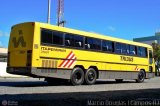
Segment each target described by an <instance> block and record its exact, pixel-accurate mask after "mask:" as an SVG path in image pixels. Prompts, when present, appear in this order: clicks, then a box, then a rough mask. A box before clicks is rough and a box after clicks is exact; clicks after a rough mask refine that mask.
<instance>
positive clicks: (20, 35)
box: [12, 30, 26, 48]
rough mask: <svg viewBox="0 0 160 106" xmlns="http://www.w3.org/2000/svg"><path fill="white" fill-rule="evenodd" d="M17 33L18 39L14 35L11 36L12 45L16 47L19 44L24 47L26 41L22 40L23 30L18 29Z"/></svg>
mask: <svg viewBox="0 0 160 106" xmlns="http://www.w3.org/2000/svg"><path fill="white" fill-rule="evenodd" d="M18 34H19V37H18V39H16V37H13V39H12V42H13V45H14V47H15V48H17V47H18V46H19V45H21V46H22V47H26V42H25V41H24V37H23V31H22V30H19V31H18Z"/></svg>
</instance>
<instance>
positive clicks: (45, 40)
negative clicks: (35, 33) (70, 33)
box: [41, 29, 53, 44]
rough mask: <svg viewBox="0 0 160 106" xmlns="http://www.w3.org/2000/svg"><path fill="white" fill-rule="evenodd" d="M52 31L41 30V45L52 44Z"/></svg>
mask: <svg viewBox="0 0 160 106" xmlns="http://www.w3.org/2000/svg"><path fill="white" fill-rule="evenodd" d="M52 39H53V36H52V31H50V30H46V29H42V30H41V43H42V44H52V43H53V40H52Z"/></svg>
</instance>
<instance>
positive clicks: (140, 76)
mask: <svg viewBox="0 0 160 106" xmlns="http://www.w3.org/2000/svg"><path fill="white" fill-rule="evenodd" d="M145 77H146V75H145V72H144V71H143V70H140V71H139V73H138V76H137V79H136V82H137V83H142V82H144V79H145Z"/></svg>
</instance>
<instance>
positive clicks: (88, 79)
mask: <svg viewBox="0 0 160 106" xmlns="http://www.w3.org/2000/svg"><path fill="white" fill-rule="evenodd" d="M96 79H97V73H96V71H95V69H94V68H89V69H88V70H87V72H86V73H85V83H86V84H88V85H92V84H94V83H95V82H96Z"/></svg>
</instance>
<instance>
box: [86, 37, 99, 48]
mask: <svg viewBox="0 0 160 106" xmlns="http://www.w3.org/2000/svg"><path fill="white" fill-rule="evenodd" d="M85 48H86V49H92V50H101V40H99V39H94V38H86V39H85Z"/></svg>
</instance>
